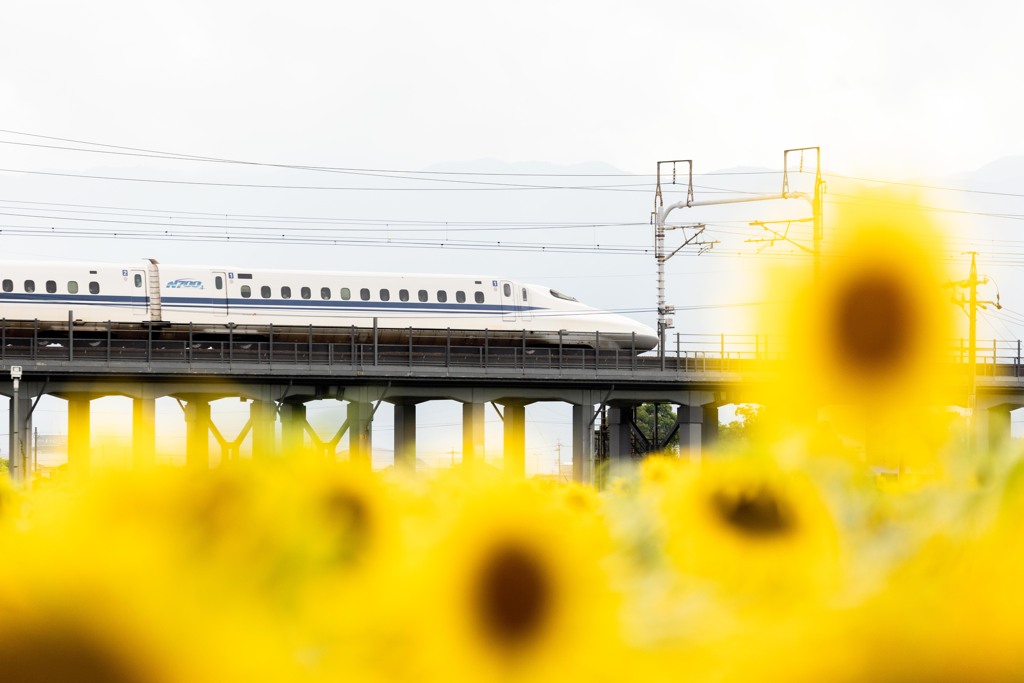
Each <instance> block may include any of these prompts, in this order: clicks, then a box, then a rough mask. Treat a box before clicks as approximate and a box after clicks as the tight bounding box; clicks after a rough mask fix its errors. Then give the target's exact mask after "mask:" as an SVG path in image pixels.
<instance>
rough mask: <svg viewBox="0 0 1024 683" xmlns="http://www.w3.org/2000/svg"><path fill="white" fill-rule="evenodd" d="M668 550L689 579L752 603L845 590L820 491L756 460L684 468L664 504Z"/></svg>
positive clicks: (831, 524) (834, 534) (835, 536)
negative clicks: (838, 587) (709, 584)
mask: <svg viewBox="0 0 1024 683" xmlns="http://www.w3.org/2000/svg"><path fill="white" fill-rule="evenodd" d="M660 508H661V512H662V524H663V526H664V528H665V539H666V540H665V543H666V553H667V555H668V556H669V558H670V559H671V560H672V562H673V563H674V565H675V566H676V567H677V569H678V570H679V571H680V572H682V574H683V576H684V577H692V578H697V579H700V580H703V581H708V582H711V583H713V584H714V585H717V586H719V587H720V589H721V591H722V593H723V595H724V596H725V597H726V598H727V599H729V600H732V599H737V600H739V601H741V602H750V603H751V604H758V603H761V602H763V603H765V604H767V605H773V604H776V603H777V602H780V601H782V602H787V603H791V602H792V601H794V600H796V599H800V600H805V599H814V598H821V597H822V596H823V595H827V594H828V592H830V591H832V590H834V589H835V588H836V587H837V586H838V585H839V580H840V570H841V565H840V559H841V558H840V546H839V535H838V530H837V527H836V525H835V523H834V522H833V518H832V514H831V513H830V511H829V508H828V507H827V506H826V504H825V501H824V499H823V497H822V495H821V494H820V493H819V491H818V489H817V488H816V486H815V485H814V484H813V483H812V482H811V481H810V480H809V479H807V478H806V477H805V476H803V475H802V474H800V473H798V472H795V471H786V470H783V469H781V468H779V467H777V466H775V465H773V464H771V463H768V462H764V461H761V460H757V459H754V458H752V457H750V456H748V457H745V458H730V459H722V460H714V461H708V462H706V463H704V466H703V467H702V468H701V469H700V470H689V471H687V470H681V471H680V473H679V475H678V476H677V477H676V478H674V480H673V481H671V482H670V483H669V484H668V485H667V486H666V490H665V492H664V494H663V496H662V502H661V505H660Z"/></svg>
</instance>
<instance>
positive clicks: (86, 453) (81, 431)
mask: <svg viewBox="0 0 1024 683" xmlns="http://www.w3.org/2000/svg"><path fill="white" fill-rule="evenodd" d="M92 398H93V397H92V395H91V394H72V395H69V396H68V397H67V401H68V470H69V471H70V472H71V473H73V474H84V473H86V472H88V471H89V461H90V459H91V457H90V456H91V455H92V443H91V442H92V418H91V406H92V403H91V402H92ZM22 443H25V442H24V441H23V442H22Z"/></svg>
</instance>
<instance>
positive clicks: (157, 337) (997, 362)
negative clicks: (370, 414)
mask: <svg viewBox="0 0 1024 683" xmlns="http://www.w3.org/2000/svg"><path fill="white" fill-rule="evenodd" d="M321 332H322V330H316V328H309V330H308V332H307V333H305V334H306V336H305V338H304V339H302V340H298V339H295V338H294V337H295V335H294V334H292V335H291V336H292V338H291V339H288V340H284V341H281V340H276V339H273V333H271V339H273V340H270V339H253V338H250V337H237V338H236V337H233V336H232V335H230V334H227V335H221V336H225V337H226V338H220V339H218V338H214V337H210V336H202V337H201V336H199V335H193V334H191V333H189V334H188V335H187V336H183V337H182V338H165V336H164V335H163V334H162V333H161V331H160V330H159V329H158V328H153V329H149V330H145V331H142V332H135V333H133V334H128V335H126V334H124V333H120V332H114V331H113V327H112V326H111V325H107V329H106V331H105V332H97V331H95V330H93V331H92V332H90V333H87V334H83V333H81V332H79V331H77V330H76V329H75V328H74V326H72V327H71V329H64V330H49V329H45V328H44V327H43V326H42V325H40V324H39V323H38V322H35V323H32V322H29V323H27V324H26V323H25V322H18V323H16V324H11V321H5V320H0V363H4V364H7V363H9V362H23V361H65V362H75V361H84V362H89V364H90V365H94V364H96V363H100V364H107V365H111V366H114V365H118V364H125V363H150V364H151V363H167V364H174V363H177V364H184V365H193V364H202V365H209V364H223V365H227V366H231V365H233V364H236V363H238V364H254V365H288V366H293V367H294V366H301V365H305V366H309V367H313V366H328V367H333V366H348V367H367V366H376V365H387V366H407V367H477V368H488V367H492V368H502V369H518V368H521V369H556V370H573V369H578V370H596V369H601V370H645V371H654V370H660V369H665V370H666V371H670V372H695V373H702V372H743V371H748V370H752V369H754V368H756V367H758V366H759V364H762V363H768V364H770V363H771V362H773V361H779V360H780V359H781V358H782V356H783V353H784V351H783V346H782V344H779V343H775V344H772V343H770V340H769V338H768V337H767V336H766V335H755V334H748V335H743V334H740V335H729V334H683V333H679V334H676V335H674V336H673V337H672V338H670V343H669V344H668V345H667V348H666V354H665V358H662V357H661V356H660V355H658V354H657V352H656V351H643V350H638V349H636V347H635V345H634V346H633V347H632V348H625V349H611V348H600V346H601V343H602V340H601V339H600V335H599V334H595V335H594V337H593V341H592V342H590V343H589V345H588V343H587V342H588V341H589V339H587V338H584V337H581V336H580V335H578V334H576V335H573V336H572V339H571V342H572V343H568V342H569V340H568V339H565V340H564V341H561V342H560V343H552V342H547V343H538V341H537V338H536V337H537V335H538V334H540V333H538V332H537V331H530V332H529V333H527V332H526V331H524V332H523V333H522V335H521V337H520V338H518V339H511V338H509V337H508V336H504V337H503V338H501V339H500V340H498V339H491V337H490V336H489V335H490V334H492V333H489V332H488V331H487V330H479V331H478V332H479V334H477V335H475V336H476V337H477V338H478V341H476V342H472V343H467V342H466V341H465V340H462V341H453V331H452V330H450V329H412V328H408V329H386V328H382V329H379V330H377V329H374V330H365V329H357V328H337V329H333V330H331V336H330V339H329V340H325V339H324V338H323V337H322V336H318V335H319V333H321ZM465 332H466V331H462V330H460V331H458V333H459V334H462V335H465ZM543 334H544V335H545V336H546V338H547V339H548V340H555V339H558V340H562V339H563V335H560V334H559V333H558V332H557V331H552V332H548V333H543ZM396 338H402V339H403V341H402V342H400V343H383V342H382V341H381V340H382V339H388V340H393V339H396ZM421 339H430V340H432V342H431V343H419V342H418V341H417V340H421ZM479 340H482V341H479ZM1021 347H1022V345H1021V341H1020V340H989V341H985V342H979V343H978V349H979V350H978V354H977V357H976V362H977V372H978V374H979V375H990V376H995V375H1001V376H1007V375H1008V376H1013V377H1021V376H1022V368H1021V358H1022V355H1021V351H1022V348H1021ZM967 356H968V352H967V348H966V344H964V343H963V342H960V344H959V346H957V345H951V348H950V353H949V355H948V357H949V359H950V361H951V362H956V363H964V364H966V363H967V360H968V358H967Z"/></svg>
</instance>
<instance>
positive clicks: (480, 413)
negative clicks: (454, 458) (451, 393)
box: [462, 403, 484, 463]
mask: <svg viewBox="0 0 1024 683" xmlns="http://www.w3.org/2000/svg"><path fill="white" fill-rule="evenodd" d="M483 457H484V404H483V403H463V404H462V462H464V463H468V462H473V461H474V460H476V459H477V458H480V459H481V460H483Z"/></svg>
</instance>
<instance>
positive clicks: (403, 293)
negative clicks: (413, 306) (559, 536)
mask: <svg viewBox="0 0 1024 683" xmlns="http://www.w3.org/2000/svg"><path fill="white" fill-rule="evenodd" d="M398 298H399V299H401V300H402V301H408V300H409V290H408V289H400V290H398Z"/></svg>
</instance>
